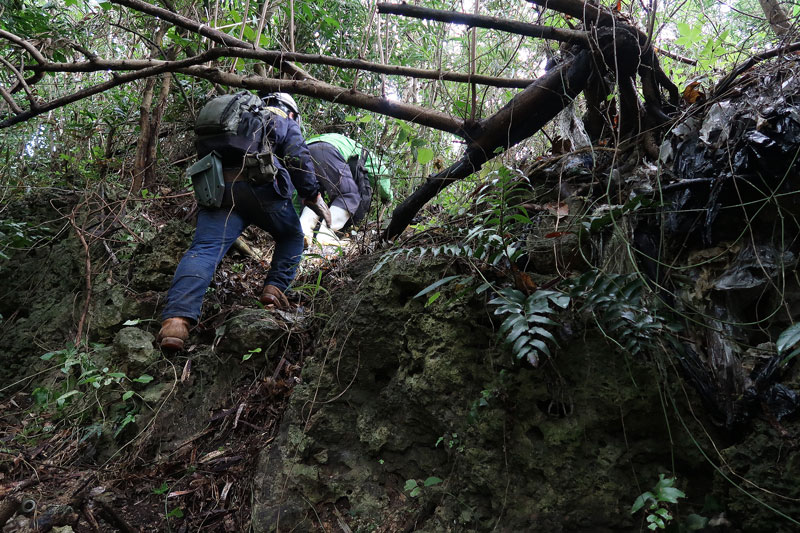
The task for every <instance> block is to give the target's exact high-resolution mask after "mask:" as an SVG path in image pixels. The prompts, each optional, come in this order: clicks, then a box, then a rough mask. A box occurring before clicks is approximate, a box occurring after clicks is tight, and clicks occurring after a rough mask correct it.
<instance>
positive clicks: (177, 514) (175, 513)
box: [167, 507, 183, 518]
mask: <svg viewBox="0 0 800 533" xmlns="http://www.w3.org/2000/svg"><path fill="white" fill-rule="evenodd" d="M167 518H183V510H182V509H181V508H180V507H176V508H175V509H173V510H171V511H170V512H168V513H167Z"/></svg>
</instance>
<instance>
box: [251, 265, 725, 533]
mask: <svg viewBox="0 0 800 533" xmlns="http://www.w3.org/2000/svg"><path fill="white" fill-rule="evenodd" d="M369 266H370V265H367V264H364V265H361V267H360V269H361V272H355V273H353V275H352V277H353V279H361V276H363V275H365V274H367V272H368V268H369ZM447 268H448V266H447V264H446V263H443V262H437V263H430V262H427V263H424V264H422V263H414V262H402V261H401V262H394V263H388V264H386V265H385V266H383V267H382V268H381V269H380V270H379V271H378V272H377V273H376V274H374V275H372V276H368V277H367V280H366V281H365V282H362V283H360V284H358V285H356V284H352V285H351V286H347V287H344V288H342V289H341V290H340V291H339V292H337V293H334V294H332V299H333V301H335V302H336V311H335V312H334V313H333V315H332V316H331V319H330V320H329V321H328V323H327V325H326V326H325V328H324V331H323V332H322V335H321V338H320V339H319V340H320V342H319V349H318V350H317V351H316V352H315V354H314V356H313V358H311V359H310V360H306V362H305V366H304V371H303V381H304V384H303V385H300V386H298V387H297V388H296V389H295V392H294V394H293V396H292V399H291V402H290V406H289V409H288V410H287V413H286V415H285V416H284V419H283V422H282V429H281V432H280V434H279V436H278V438H277V439H276V440H275V441H274V442H273V443H272V444H271V445H270V446H269V447H268V448H266V449H265V450H263V452H262V454H261V458H260V466H259V469H260V471H259V473H258V475H257V481H256V491H255V501H254V507H253V524H254V529H255V530H256V531H274V530H279V531H289V530H291V529H293V528H298V529H297V530H309V528H311V525H312V523H317V521H318V520H323V521H324V520H325V515H326V514H327V515H330V516H331V517H333V520H334V521H335V520H336V519H337V517H338V516H347V523H348V524H349V526H350V528H351V529H353V530H355V529H356V527H355V526H354V524H355V525H358V526H359V527H363V528H364V529H363V530H364V531H387V532H388V531H412V530H413V531H430V532H434V531H437V532H438V531H490V530H493V529H494V528H495V526H496V529H495V530H496V531H552V532H559V531H571V532H574V531H587V532H588V531H592V532H597V531H639V527H640V525H641V524H640V523H639V520H640V519H641V517H637V520H636V521H635V520H634V518H632V517H631V514H630V506H631V504H632V503H633V501H634V499H635V498H636V497H637V496H638V495H639V494H640V493H641V492H643V491H644V490H647V489H648V488H649V487H650V486H652V485H653V484H654V483H655V481H657V480H658V473H659V472H669V471H670V469H671V467H672V465H673V464H674V463H675V462H678V463H679V464H680V465H681V473H680V474H679V475H678V478H679V480H680V482H682V483H688V485H689V486H693V484H695V485H694V486H701V485H708V483H709V482H710V477H711V468H710V467H709V466H707V465H705V464H704V462H703V460H702V457H701V456H700V455H699V454H698V453H697V452H696V451H694V450H695V448H694V447H693V446H692V445H691V444H690V442H689V441H688V440H687V439H686V438H685V437H683V436H681V435H679V434H677V433H678V432H675V431H673V433H672V439H673V442H675V443H676V445H675V448H673V449H671V448H670V445H669V442H670V435H669V429H668V422H667V418H665V416H664V415H661V414H660V413H663V412H664V410H663V409H662V404H661V402H660V400H659V390H660V389H659V385H658V383H657V380H658V379H659V378H658V376H657V375H656V374H655V373H654V372H653V371H652V370H649V369H648V368H647V367H646V366H645V365H644V364H641V362H640V361H626V360H625V358H624V357H623V356H622V355H620V354H618V353H615V352H613V351H612V350H611V349H610V347H609V346H610V345H609V344H608V343H607V342H605V340H603V339H602V338H601V337H600V336H599V335H598V334H596V333H595V334H588V335H587V336H585V337H583V336H582V337H581V338H580V339H571V340H572V342H570V339H568V338H567V339H565V341H564V342H563V349H562V350H561V351H559V353H558V354H557V355H556V356H555V359H554V361H553V364H545V365H543V366H542V367H540V368H537V369H533V368H529V367H521V366H520V365H518V364H516V362H515V361H513V360H512V358H511V355H510V354H509V353H508V352H507V351H506V350H505V349H504V348H503V347H502V346H501V345H500V343H499V342H498V340H497V337H496V336H495V334H494V329H493V325H492V322H491V320H490V318H491V317H490V314H489V312H488V311H487V309H486V306H485V304H484V302H483V299H482V298H478V297H477V296H475V295H471V296H469V297H467V298H466V299H457V300H453V301H452V302H451V303H443V304H441V305H430V306H428V307H425V303H426V300H427V297H423V298H418V299H414V298H413V296H414V295H415V294H416V293H418V292H419V291H420V290H422V289H424V288H425V287H427V286H428V285H430V284H431V283H433V282H435V281H437V280H438V279H441V278H442V277H444V276H445V275H448V274H452V272H448V271H447ZM357 270H358V269H357ZM454 292H455V290H453V291H452V292H449V291H447V290H443V293H444V294H443V295H442V296H441V297H440V298H439V300H440V301H442V302H445V301H446V300H447V298H448V297H450V296H452V295H453V293H454ZM578 340H579V341H580V342H577V341H578ZM670 424H675V422H674V421H670ZM672 453H676V454H679V456H680V457H679V459H677V460H674V457H673V456H672V455H671V454H672ZM411 480H413V481H411ZM438 480H441V482H439V481H438ZM701 480H702V481H701ZM426 485H427V486H426ZM413 486H417V487H419V490H418V491H414V490H413V489H412V488H411V487H413ZM639 488H641V490H639Z"/></svg>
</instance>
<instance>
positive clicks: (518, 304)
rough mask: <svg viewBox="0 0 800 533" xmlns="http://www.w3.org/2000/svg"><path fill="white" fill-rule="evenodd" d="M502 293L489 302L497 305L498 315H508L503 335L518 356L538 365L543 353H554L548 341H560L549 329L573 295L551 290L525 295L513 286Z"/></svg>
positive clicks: (499, 292)
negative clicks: (554, 318)
mask: <svg viewBox="0 0 800 533" xmlns="http://www.w3.org/2000/svg"><path fill="white" fill-rule="evenodd" d="M498 295H499V296H498V297H497V298H494V299H493V300H491V301H490V302H489V304H490V305H496V306H497V308H496V309H495V310H494V314H495V315H501V316H502V315H505V319H504V320H503V324H502V325H501V326H500V331H499V333H500V335H504V336H505V342H506V343H507V344H509V345H510V346H511V352H512V353H513V354H514V356H515V357H516V358H517V359H525V360H526V361H528V362H529V363H530V364H531V365H533V366H537V365H538V364H539V360H540V359H541V357H542V356H546V357H550V356H551V352H550V347H549V346H548V344H554V345H557V344H558V343H557V342H556V339H555V337H554V336H553V334H552V333H551V332H550V330H549V329H548V328H552V327H555V326H558V322H556V321H555V320H553V317H554V316H555V315H556V314H557V313H559V312H560V311H562V310H564V309H566V308H567V306H569V302H570V297H569V296H568V295H566V294H564V293H561V292H556V291H548V290H538V291H535V292H533V293H532V294H531V295H530V296H525V293H523V292H521V291H518V290H517V289H513V288H511V287H507V288H504V289H500V290H499V291H498Z"/></svg>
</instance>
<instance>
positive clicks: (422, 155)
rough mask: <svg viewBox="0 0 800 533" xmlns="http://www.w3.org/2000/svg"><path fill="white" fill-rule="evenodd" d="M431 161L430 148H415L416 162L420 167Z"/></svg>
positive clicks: (431, 151) (431, 153)
mask: <svg viewBox="0 0 800 533" xmlns="http://www.w3.org/2000/svg"><path fill="white" fill-rule="evenodd" d="M431 159H433V150H431V149H430V148H417V161H418V162H419V164H420V165H424V164H425V163H428V162H429V161H430V160H431Z"/></svg>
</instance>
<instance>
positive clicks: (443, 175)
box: [384, 51, 591, 239]
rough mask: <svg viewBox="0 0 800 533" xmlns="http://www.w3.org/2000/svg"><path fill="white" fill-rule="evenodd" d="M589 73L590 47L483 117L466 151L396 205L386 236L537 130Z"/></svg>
mask: <svg viewBox="0 0 800 533" xmlns="http://www.w3.org/2000/svg"><path fill="white" fill-rule="evenodd" d="M590 73H591V61H590V57H589V52H588V51H582V52H580V53H579V54H578V55H577V56H575V58H573V59H572V60H571V61H568V62H566V63H564V64H563V65H562V66H561V67H560V68H559V69H557V70H553V71H551V72H549V73H547V74H545V75H544V76H542V77H541V78H539V79H538V80H536V82H535V83H533V84H532V85H531V86H530V87H528V88H527V89H525V90H524V91H522V92H520V93H519V94H518V95H516V96H515V97H514V98H512V99H511V101H510V102H509V103H507V104H506V105H505V106H504V107H503V108H502V109H500V111H498V112H497V113H495V114H494V115H492V116H491V117H489V118H487V119H485V120H483V121H481V123H480V125H479V127H478V128H477V129H476V130H475V131H474V132H473V134H472V135H470V137H469V138H470V140H471V142H470V144H469V145H468V147H467V150H466V152H465V153H464V156H463V157H462V158H461V159H460V160H459V161H458V162H456V163H455V164H453V165H452V166H450V167H449V168H448V169H446V170H444V171H442V172H439V173H438V174H435V175H433V176H431V177H429V178H428V179H427V180H426V181H425V183H423V184H422V185H421V186H420V187H419V188H417V190H415V191H414V192H413V193H412V194H411V195H410V196H409V197H408V198H406V199H405V200H404V201H403V202H402V203H401V204H400V205H398V206H397V208H396V209H395V211H394V213H393V214H392V220H391V222H390V223H389V227H388V228H387V229H386V232H385V233H384V237H385V238H388V239H392V238H394V237H396V236H398V235H400V233H402V232H403V230H405V228H406V226H408V224H409V223H410V222H411V219H412V218H414V215H416V214H417V212H418V211H419V210H420V209H421V208H422V206H423V205H425V204H426V203H427V202H428V201H429V200H431V199H432V198H433V197H434V196H436V195H437V194H438V193H439V192H440V191H441V190H442V189H444V188H445V187H447V186H448V185H450V184H451V183H453V182H455V181H457V180H460V179H463V178H466V177H467V176H469V175H470V174H472V173H473V172H476V171H477V170H479V169H480V168H481V166H482V165H483V164H484V163H485V162H486V161H488V160H490V159H492V158H493V157H495V155H497V152H498V151H501V150H499V149H507V148H509V147H511V146H514V145H515V144H517V143H519V142H520V141H522V140H524V139H527V138H528V137H530V136H531V135H533V134H534V133H536V132H537V131H539V130H540V129H541V128H542V127H543V126H544V125H545V124H547V123H548V122H549V121H550V120H552V119H553V118H554V117H555V116H556V115H557V114H558V113H559V112H561V110H562V109H564V107H566V106H567V104H569V103H570V102H571V101H572V99H573V98H575V97H576V96H577V95H578V94H579V93H580V92H581V91H582V90H583V89H584V87H585V86H586V82H587V80H588V79H589V74H590Z"/></svg>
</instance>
